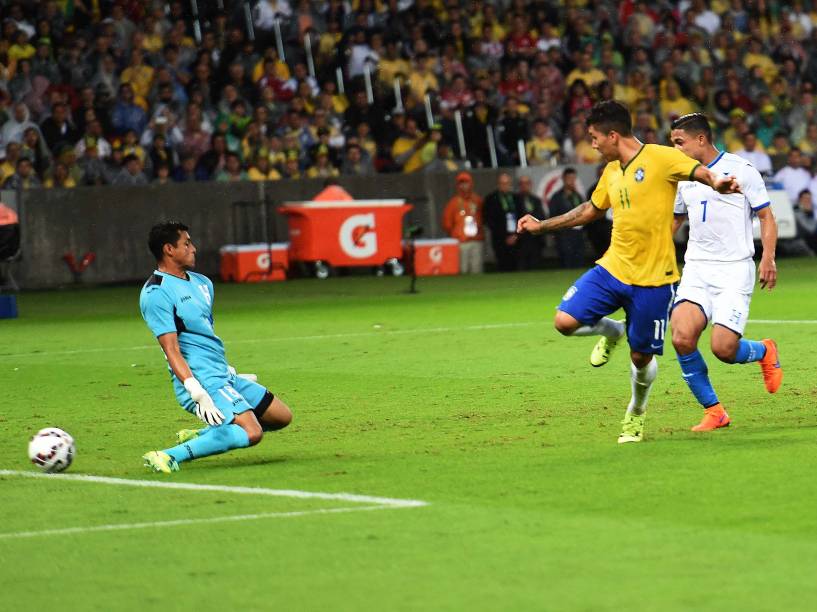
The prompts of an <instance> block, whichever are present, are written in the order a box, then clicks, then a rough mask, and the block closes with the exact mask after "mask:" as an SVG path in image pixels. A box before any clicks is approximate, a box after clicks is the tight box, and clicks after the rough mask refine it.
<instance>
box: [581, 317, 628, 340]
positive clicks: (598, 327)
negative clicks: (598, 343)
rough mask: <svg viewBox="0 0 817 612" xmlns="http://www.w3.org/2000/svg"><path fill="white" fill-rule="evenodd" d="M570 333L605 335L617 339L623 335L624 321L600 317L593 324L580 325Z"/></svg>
mask: <svg viewBox="0 0 817 612" xmlns="http://www.w3.org/2000/svg"><path fill="white" fill-rule="evenodd" d="M571 335H573V336H606V337H608V338H610V339H611V340H618V339H619V338H621V336H623V335H624V323H622V322H621V321H614V320H613V319H611V318H610V317H602V318H601V319H599V322H598V323H596V324H595V325H582V326H581V327H579V328H578V329H577V330H576V331H574V332H573V333H572V334H571Z"/></svg>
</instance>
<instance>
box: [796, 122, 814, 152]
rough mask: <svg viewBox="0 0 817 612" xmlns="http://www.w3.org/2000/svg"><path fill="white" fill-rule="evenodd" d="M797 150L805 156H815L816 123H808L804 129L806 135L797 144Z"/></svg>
mask: <svg viewBox="0 0 817 612" xmlns="http://www.w3.org/2000/svg"><path fill="white" fill-rule="evenodd" d="M797 148H798V149H800V151H802V152H803V153H805V154H806V155H810V156H814V155H815V154H817V123H809V124H808V126H807V127H806V135H805V136H804V137H803V140H801V141H800V142H798V143H797Z"/></svg>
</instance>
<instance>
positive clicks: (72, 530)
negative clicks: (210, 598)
mask: <svg viewBox="0 0 817 612" xmlns="http://www.w3.org/2000/svg"><path fill="white" fill-rule="evenodd" d="M391 507H392V506H360V507H358V508H355V507H352V508H323V509H318V510H300V511H294V512H266V513H262V514H234V515H231V516H216V517H213V518H201V519H179V520H177V521H155V522H153V523H120V524H114V525H95V526H93V527H66V528H65V529H43V530H42V531H15V532H12V533H0V540H10V539H13V538H34V537H38V536H55V535H72V534H77V533H92V532H94V531H119V530H124V529H148V528H150V527H179V526H182V525H201V524H207V523H227V522H233V521H254V520H257V519H264V518H286V517H295V516H307V515H310V514H339V513H341V512H361V511H363V510H388V509H389V508H391Z"/></svg>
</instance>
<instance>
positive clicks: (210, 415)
mask: <svg viewBox="0 0 817 612" xmlns="http://www.w3.org/2000/svg"><path fill="white" fill-rule="evenodd" d="M184 388H185V389H187V392H188V393H189V394H190V397H192V398H193V401H194V402H196V416H197V417H199V418H200V419H201V420H202V421H204V422H205V423H207V424H208V425H221V424H222V423H223V422H224V415H223V414H222V413H221V410H219V409H218V408H216V405H215V404H214V403H213V399H212V398H211V397H210V395H209V394H208V393H207V391H205V390H204V387H202V386H201V383H199V381H197V380H196V379H195V378H193V377H192V376H191V377H190V378H188V379H186V380H185V381H184Z"/></svg>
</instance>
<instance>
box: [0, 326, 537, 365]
mask: <svg viewBox="0 0 817 612" xmlns="http://www.w3.org/2000/svg"><path fill="white" fill-rule="evenodd" d="M544 323H547V321H527V322H523V323H494V324H489V325H465V326H462V327H419V328H414V329H391V330H389V329H387V330H383V331H375V332H348V333H341V334H314V335H310V336H277V337H273V338H245V339H244V340H227V341H225V342H224V344H226V345H232V344H258V343H262V342H294V341H300V340H336V339H342V338H365V337H369V336H399V335H405V334H438V333H444V332H453V331H484V330H488V329H508V328H512V327H530V326H531V325H542V324H544ZM157 346H158V345H157V344H140V345H138V346H121V347H100V348H89V349H75V350H70V351H32V352H29V353H8V354H5V355H4V354H0V359H4V358H8V357H38V356H40V355H42V356H48V355H83V354H85V353H111V352H120V351H145V350H151V349H155V348H156V347H157Z"/></svg>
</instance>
